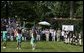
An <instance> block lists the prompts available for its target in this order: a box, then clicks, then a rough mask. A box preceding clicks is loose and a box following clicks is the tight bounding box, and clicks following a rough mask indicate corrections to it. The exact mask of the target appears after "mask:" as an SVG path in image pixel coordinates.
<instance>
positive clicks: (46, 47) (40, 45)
mask: <svg viewBox="0 0 84 53" xmlns="http://www.w3.org/2000/svg"><path fill="white" fill-rule="evenodd" d="M21 45H22V49H16V48H17V47H16V42H7V48H6V49H3V48H2V43H1V52H83V46H75V45H70V44H64V43H63V42H51V41H50V42H46V41H41V42H37V46H36V50H34V51H32V49H31V45H30V42H22V43H21Z"/></svg>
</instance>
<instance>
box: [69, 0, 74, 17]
mask: <svg viewBox="0 0 84 53" xmlns="http://www.w3.org/2000/svg"><path fill="white" fill-rule="evenodd" d="M72 17H73V1H70V18H72Z"/></svg>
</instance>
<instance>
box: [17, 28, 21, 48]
mask: <svg viewBox="0 0 84 53" xmlns="http://www.w3.org/2000/svg"><path fill="white" fill-rule="evenodd" d="M16 39H17V49H21V41H22V34H21V30H20V29H18V33H17V37H16Z"/></svg>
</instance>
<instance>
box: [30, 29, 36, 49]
mask: <svg viewBox="0 0 84 53" xmlns="http://www.w3.org/2000/svg"><path fill="white" fill-rule="evenodd" d="M31 45H32V50H35V47H36V29H35V28H33V29H32V32H31Z"/></svg>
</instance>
